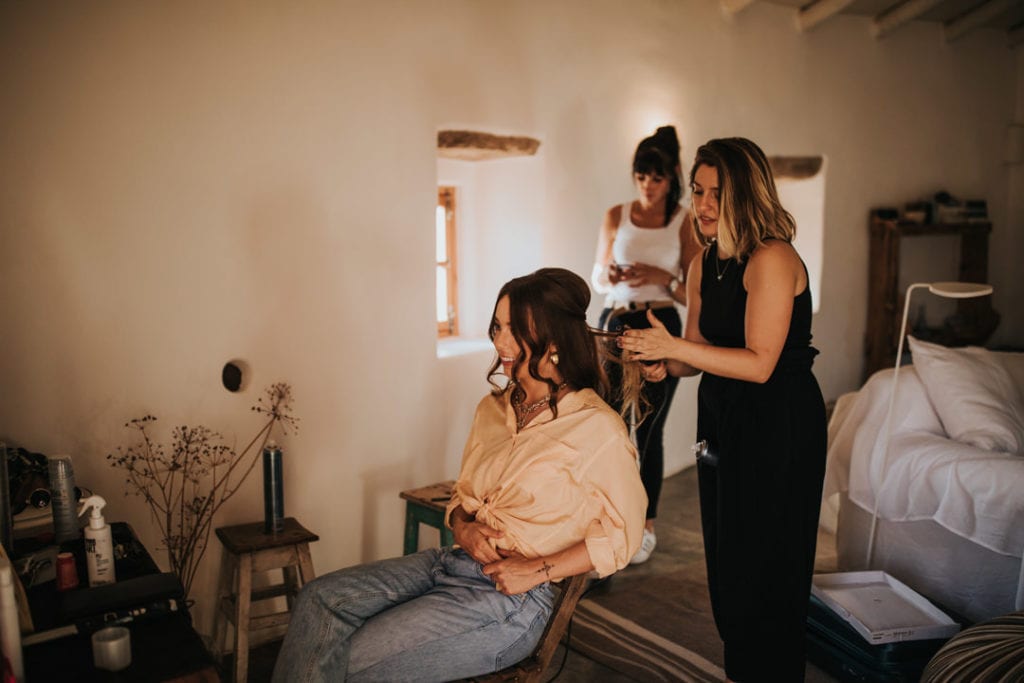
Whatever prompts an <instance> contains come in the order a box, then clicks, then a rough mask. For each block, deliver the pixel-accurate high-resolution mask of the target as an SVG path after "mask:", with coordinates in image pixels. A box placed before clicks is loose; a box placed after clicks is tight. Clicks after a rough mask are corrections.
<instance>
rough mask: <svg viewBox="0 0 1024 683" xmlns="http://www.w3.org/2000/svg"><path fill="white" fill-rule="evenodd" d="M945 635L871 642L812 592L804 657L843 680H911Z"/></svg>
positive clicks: (895, 682) (854, 682)
mask: <svg viewBox="0 0 1024 683" xmlns="http://www.w3.org/2000/svg"><path fill="white" fill-rule="evenodd" d="M947 640H948V639H947V638H940V639H933V640H904V641H900V642H896V643H882V644H880V645H874V644H872V643H869V642H868V641H867V640H866V639H865V638H864V636H862V635H861V634H860V633H858V632H857V631H855V630H854V628H853V627H852V626H851V625H850V624H849V623H847V621H846V620H845V619H843V618H842V617H841V616H840V615H838V614H836V613H835V612H834V611H833V610H832V609H831V608H830V607H829V606H828V605H826V604H825V603H823V602H822V601H821V600H819V599H818V598H816V597H815V596H814V595H811V602H810V607H809V609H808V613H807V658H808V659H809V660H810V661H812V662H814V664H816V665H817V666H818V667H820V668H821V669H823V670H824V671H826V672H828V673H829V674H830V675H832V676H834V677H836V678H837V679H839V680H840V681H843V682H844V683H912V682H914V681H918V680H919V679H920V678H921V672H922V671H924V667H925V665H926V664H927V663H928V660H930V659H931V658H932V657H933V656H934V655H935V653H936V652H937V651H938V650H939V648H940V647H942V645H943V643H945V642H946V641H947Z"/></svg>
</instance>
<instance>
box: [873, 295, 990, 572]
mask: <svg viewBox="0 0 1024 683" xmlns="http://www.w3.org/2000/svg"><path fill="white" fill-rule="evenodd" d="M924 287H927V288H928V291H929V292H931V293H932V294H935V295H938V296H941V297H944V298H946V299H973V298H975V297H979V296H986V295H988V294H991V293H992V285H986V284H981V283H975V282H933V283H927V282H917V283H914V284H912V285H910V286H909V287H907V295H906V297H905V298H904V302H903V322H902V323H900V341H899V343H898V344H897V345H896V365H895V367H893V369H892V390H891V391H890V393H889V410H888V412H887V413H886V414H885V444H884V446H883V448H882V464H881V468H880V471H881V476H882V479H883V480H884V479H885V473H886V469H888V465H889V441H890V440H891V439H892V407H893V405H894V404H895V402H896V385H897V383H898V381H899V378H900V362H901V361H902V360H903V342H904V340H905V339H906V337H907V315H908V314H909V313H910V295H911V293H912V292H913V291H914V290H915V289H921V288H924ZM878 489H879V490H876V491H875V505H874V509H873V510H872V511H871V531H870V532H868V552H867V558H866V561H865V565H864V568H865V569H871V558H872V555H873V553H874V550H875V534H876V532H877V528H878V500H879V498H881V496H880V495H879V493H880V489H881V482H880V483H879V486H878Z"/></svg>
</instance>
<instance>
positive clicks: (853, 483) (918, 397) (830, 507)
mask: <svg viewBox="0 0 1024 683" xmlns="http://www.w3.org/2000/svg"><path fill="white" fill-rule="evenodd" d="M910 345H911V350H912V351H913V358H914V365H905V366H903V367H902V368H901V369H900V376H899V382H898V392H897V395H896V398H895V402H894V405H893V416H892V439H891V442H890V445H889V449H888V454H887V455H886V454H885V453H884V451H885V418H886V411H887V410H888V402H889V396H890V390H891V387H892V382H893V372H892V370H891V369H888V370H881V371H879V372H877V373H875V374H874V375H872V376H871V377H870V378H869V380H868V381H867V382H866V383H865V385H864V386H863V387H862V388H861V389H860V390H859V391H857V392H854V393H850V394H846V395H844V396H842V397H840V398H839V400H838V401H837V402H836V406H835V409H834V412H833V415H832V418H831V420H830V422H829V448H828V463H827V468H826V474H825V487H824V492H823V503H822V524H823V526H825V527H826V528H830V530H833V531H835V533H836V550H837V560H838V568H839V570H840V571H858V570H862V569H868V568H870V569H881V570H884V571H886V572H888V573H889V574H891V575H892V576H894V577H895V578H897V579H899V580H900V581H902V582H903V583H905V584H907V585H908V586H910V587H911V588H913V589H914V590H916V591H917V592H919V593H921V594H922V595H924V596H925V597H927V598H929V599H930V600H931V601H932V602H934V603H935V604H937V605H938V606H939V607H941V608H944V609H946V610H947V611H949V612H950V613H951V614H952V615H953V616H954V617H956V618H959V619H960V620H961V621H966V622H968V623H974V622H978V621H982V620H985V619H989V618H992V617H995V616H999V615H1003V614H1007V613H1009V612H1012V611H1015V610H1021V609H1024V566H1022V555H1024V399H1022V397H1021V387H1022V386H1024V353H1009V352H992V351H987V350H985V349H980V348H977V347H968V348H965V349H950V348H946V347H941V346H938V345H934V344H928V343H926V342H921V341H917V340H913V339H911V340H910ZM883 461H884V462H883ZM876 497H877V513H878V520H877V531H876V537H875V541H874V549H873V553H872V561H871V566H870V567H868V566H867V564H866V559H867V552H868V542H869V535H870V529H871V519H872V512H873V511H874V509H875V505H876Z"/></svg>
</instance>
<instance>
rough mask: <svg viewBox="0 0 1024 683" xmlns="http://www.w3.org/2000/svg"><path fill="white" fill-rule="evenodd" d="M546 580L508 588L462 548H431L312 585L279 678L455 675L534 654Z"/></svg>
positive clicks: (298, 608) (296, 616)
mask: <svg viewBox="0 0 1024 683" xmlns="http://www.w3.org/2000/svg"><path fill="white" fill-rule="evenodd" d="M552 598H553V590H552V588H551V586H550V585H549V584H548V583H543V584H541V585H539V586H537V587H536V588H534V589H533V590H531V591H529V592H527V593H524V594H522V595H511V596H507V595H503V594H501V593H499V592H498V591H497V590H495V588H494V582H493V581H492V580H491V579H490V577H488V576H486V575H485V574H484V573H483V572H482V571H481V566H480V564H479V563H478V562H476V561H475V560H474V559H473V558H471V557H470V556H469V555H468V554H466V553H465V552H464V551H462V550H460V549H453V548H431V549H428V550H423V551H421V552H418V553H415V554H413V555H406V556H404V557H396V558H393V559H389V560H381V561H380V562H374V563H372V564H365V565H359V566H356V567H349V568H347V569H340V570H338V571H336V572H332V573H330V574H326V575H324V576H321V577H319V578H317V579H315V580H313V581H311V582H309V583H308V584H306V585H305V586H304V587H303V589H302V591H301V592H300V593H299V596H298V598H297V599H296V601H295V605H294V607H293V609H292V617H291V623H290V624H289V627H288V633H287V635H286V636H285V639H284V643H283V644H282V645H281V651H280V653H279V654H278V658H277V665H276V666H275V667H274V678H273V680H274V683H282V682H284V681H387V682H388V683H391V682H397V681H448V680H452V679H458V678H467V677H470V676H477V675H480V674H485V673H490V672H493V671H498V670H500V669H502V668H504V667H506V666H509V665H511V664H515V663H516V662H518V661H519V660H521V659H523V658H525V657H527V656H528V655H529V654H530V653H531V652H532V651H533V648H534V647H535V646H536V644H537V641H538V640H540V636H541V633H542V632H543V630H544V626H545V624H546V623H547V620H548V617H549V616H550V614H551V605H552Z"/></svg>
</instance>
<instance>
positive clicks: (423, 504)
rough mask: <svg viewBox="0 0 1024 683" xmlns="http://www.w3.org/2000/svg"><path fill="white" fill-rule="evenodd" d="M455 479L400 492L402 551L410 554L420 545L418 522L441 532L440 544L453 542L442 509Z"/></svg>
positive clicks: (449, 497)
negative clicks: (402, 530) (402, 502)
mask: <svg viewBox="0 0 1024 683" xmlns="http://www.w3.org/2000/svg"><path fill="white" fill-rule="evenodd" d="M454 486H455V481H454V480H451V481H442V482H439V483H437V484H431V485H430V486H424V487H423V488H419V489H409V490H408V491H402V493H401V494H400V495H401V497H402V498H404V499H405V544H404V547H403V548H402V552H403V554H405V555H410V554H412V553H414V552H416V551H417V550H419V546H420V524H426V525H427V526H432V527H434V528H435V529H437V530H438V531H440V532H441V545H442V546H446V545H451V544H452V543H454V542H455V537H454V536H452V530H451V529H449V528H448V527H446V526H445V524H444V511H445V508H446V507H447V505H448V501H449V500H451V497H452V487H454Z"/></svg>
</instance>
